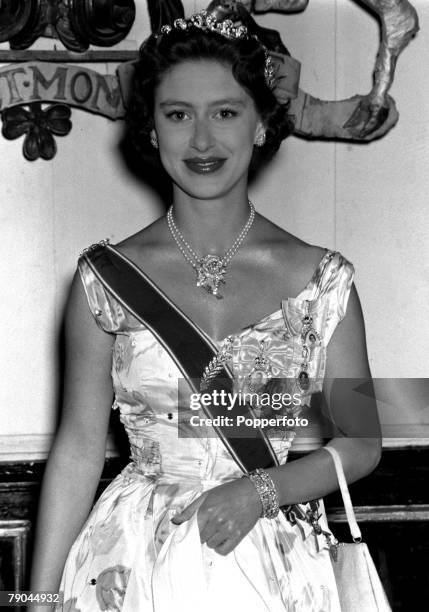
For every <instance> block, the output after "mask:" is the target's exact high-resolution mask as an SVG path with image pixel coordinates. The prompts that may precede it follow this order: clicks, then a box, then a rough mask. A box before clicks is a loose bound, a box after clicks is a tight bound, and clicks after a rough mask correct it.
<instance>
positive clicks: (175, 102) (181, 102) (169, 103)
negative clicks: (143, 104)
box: [159, 98, 246, 108]
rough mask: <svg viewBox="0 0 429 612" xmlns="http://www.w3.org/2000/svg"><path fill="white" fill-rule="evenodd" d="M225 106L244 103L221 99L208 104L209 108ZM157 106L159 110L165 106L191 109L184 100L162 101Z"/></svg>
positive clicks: (231, 99)
mask: <svg viewBox="0 0 429 612" xmlns="http://www.w3.org/2000/svg"><path fill="white" fill-rule="evenodd" d="M224 104H225V105H226V104H231V105H233V106H243V107H244V106H245V105H246V103H245V101H244V100H243V99H242V98H222V99H220V100H214V101H213V102H211V103H210V104H209V106H223V105H224ZM159 106H160V107H161V108H165V107H166V106H183V107H185V108H192V107H193V104H191V103H190V102H186V101H185V100H169V99H167V100H164V101H163V102H160V104H159Z"/></svg>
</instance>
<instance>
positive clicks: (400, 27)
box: [208, 0, 419, 141]
mask: <svg viewBox="0 0 429 612" xmlns="http://www.w3.org/2000/svg"><path fill="white" fill-rule="evenodd" d="M354 1H357V0H354ZM361 1H362V3H363V4H365V5H366V6H367V7H369V8H370V9H372V10H373V11H374V12H375V13H376V14H377V16H378V17H379V18H380V22H381V41H380V46H379V50H378V54H377V59H376V63H375V67H374V73H373V76H374V85H373V87H372V89H371V91H370V92H369V94H367V95H360V94H357V95H355V96H353V97H351V98H348V99H346V100H319V99H318V98H315V97H313V96H311V95H310V94H308V93H306V92H304V91H303V90H301V89H300V90H299V93H298V95H297V97H296V98H295V99H293V100H292V101H291V107H290V112H291V114H292V115H294V117H295V133H296V134H297V135H299V136H305V137H310V138H335V139H339V140H354V141H369V140H373V139H374V138H379V137H380V136H383V135H384V134H385V133H386V132H388V131H389V130H390V129H391V128H392V127H393V126H394V125H395V124H396V123H397V121H398V118H399V115H398V112H397V110H396V106H395V102H394V100H393V99H392V98H391V97H390V96H389V95H388V90H389V88H390V86H391V84H392V82H393V78H394V74H395V66H396V62H397V59H398V57H399V55H400V53H401V52H402V51H403V49H404V48H405V47H406V45H407V44H408V43H409V41H410V40H411V39H412V38H413V37H414V36H415V34H416V33H417V32H418V29H419V23H418V16H417V12H416V10H415V8H414V7H413V6H412V5H411V4H410V2H408V0H361ZM307 4H308V0H244V2H242V3H240V2H237V1H236V0H213V1H212V2H211V3H210V4H209V7H208V8H209V10H212V11H215V12H217V14H218V15H219V17H221V18H224V19H225V18H230V19H232V20H236V19H241V17H242V15H243V11H242V7H243V6H244V7H245V8H246V9H247V10H248V11H253V12H268V11H279V12H284V13H291V12H295V11H300V10H304V9H305V8H306V7H307ZM246 25H247V24H246ZM255 25H256V27H255V26H253V27H254V29H256V30H257V34H258V37H259V38H261V40H263V41H264V44H265V45H266V46H267V47H268V49H270V50H273V51H277V52H280V53H284V54H287V55H289V52H288V50H287V49H286V47H285V46H284V45H283V43H282V41H281V39H280V36H279V34H278V32H276V31H275V30H268V29H267V28H262V27H261V26H258V25H257V24H255Z"/></svg>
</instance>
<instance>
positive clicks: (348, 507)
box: [323, 446, 362, 542]
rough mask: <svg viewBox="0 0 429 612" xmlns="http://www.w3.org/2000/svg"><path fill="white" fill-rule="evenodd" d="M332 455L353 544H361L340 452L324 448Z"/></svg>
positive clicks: (331, 448)
mask: <svg viewBox="0 0 429 612" xmlns="http://www.w3.org/2000/svg"><path fill="white" fill-rule="evenodd" d="M323 448H324V449H325V450H326V451H328V453H329V454H330V455H331V457H332V460H333V462H334V465H335V471H336V473H337V478H338V484H339V485H340V491H341V497H342V498H343V504H344V509H345V511H346V517H347V522H348V524H349V529H350V533H351V535H352V538H353V542H361V541H362V534H361V531H360V529H359V525H358V524H357V521H356V516H355V511H354V510H353V504H352V500H351V498H350V492H349V488H348V486H347V480H346V477H345V475H344V470H343V464H342V462H341V457H340V455H339V453H338V451H336V450H335V448H333V447H332V446H324V447H323Z"/></svg>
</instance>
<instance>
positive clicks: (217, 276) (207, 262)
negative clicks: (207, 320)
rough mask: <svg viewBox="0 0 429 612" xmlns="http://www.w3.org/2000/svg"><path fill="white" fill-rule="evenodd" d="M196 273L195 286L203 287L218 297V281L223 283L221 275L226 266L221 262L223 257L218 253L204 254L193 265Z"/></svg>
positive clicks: (219, 297) (224, 271)
mask: <svg viewBox="0 0 429 612" xmlns="http://www.w3.org/2000/svg"><path fill="white" fill-rule="evenodd" d="M195 271H196V273H197V287H203V288H204V289H205V290H206V291H207V292H208V293H212V294H213V295H215V296H216V297H217V298H218V299H221V298H222V296H221V295H219V293H218V291H219V285H220V283H223V284H225V281H224V280H223V277H224V276H225V274H226V266H225V264H224V263H223V258H222V257H219V256H218V255H205V256H204V257H201V259H199V260H198V263H197V264H196V265H195Z"/></svg>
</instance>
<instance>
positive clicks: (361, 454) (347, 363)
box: [269, 287, 381, 505]
mask: <svg viewBox="0 0 429 612" xmlns="http://www.w3.org/2000/svg"><path fill="white" fill-rule="evenodd" d="M335 379H344V385H342V390H341V392H340V393H339V394H338V395H339V397H336V398H334V399H333V400H331V398H330V396H331V392H332V391H333V381H334V380H335ZM361 379H364V380H366V381H368V380H370V379H371V372H370V369H369V365H368V358H367V351H366V341H365V329H364V323H363V316H362V310H361V307H360V302H359V298H358V295H357V292H356V289H355V288H354V287H353V288H352V291H351V294H350V298H349V302H348V306H347V313H346V316H345V318H344V319H343V321H342V322H341V323H340V324H339V325H338V327H337V329H336V330H335V332H334V334H333V336H332V339H331V342H330V343H329V345H328V349H327V369H326V382H325V388H324V393H325V395H326V396H327V401H328V402H329V401H334V402H335V404H336V406H334V411H335V412H334V418H335V423H336V424H337V425H338V426H339V428H340V429H341V431H343V432H344V434H345V436H344V437H339V438H334V439H333V440H331V441H330V442H329V445H330V446H333V447H334V448H335V449H336V450H337V451H338V452H339V454H340V456H341V460H342V463H343V467H344V472H345V474H346V479H347V481H348V482H354V481H355V480H358V479H359V478H363V476H366V475H367V474H369V473H370V472H372V471H373V470H374V468H375V467H376V465H377V463H378V461H379V459H380V453H381V438H380V425H379V421H378V415H377V406H376V402H375V400H374V399H373V398H371V397H368V396H366V395H362V394H356V393H355V392H354V391H353V389H354V388H355V387H356V385H357V384H358V383H359V380H361ZM346 381H347V382H346ZM355 381H356V382H355ZM341 382H342V381H341ZM269 471H270V474H271V477H272V479H273V481H274V483H275V485H276V488H277V491H278V494H279V500H280V503H281V505H285V504H286V505H289V504H293V503H299V502H303V501H308V500H310V499H316V498H318V497H323V496H324V495H327V494H328V493H331V492H332V491H335V490H336V489H338V482H337V477H336V473H335V468H334V464H333V461H332V459H331V457H330V455H329V454H328V453H327V452H326V451H324V450H323V449H320V450H318V451H315V452H313V453H311V454H309V455H307V456H305V457H303V458H302V459H298V460H297V461H292V462H290V463H287V464H286V465H284V466H281V467H280V468H272V469H271V470H269Z"/></svg>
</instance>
